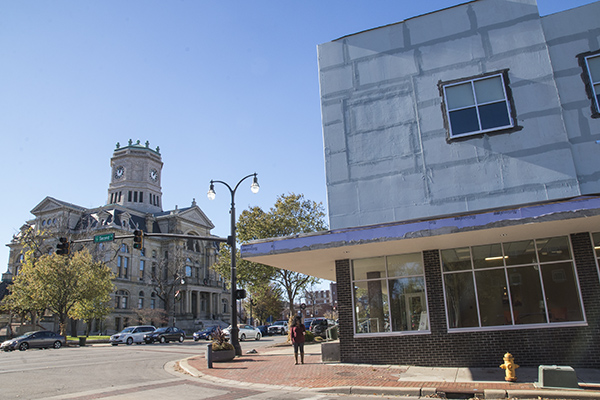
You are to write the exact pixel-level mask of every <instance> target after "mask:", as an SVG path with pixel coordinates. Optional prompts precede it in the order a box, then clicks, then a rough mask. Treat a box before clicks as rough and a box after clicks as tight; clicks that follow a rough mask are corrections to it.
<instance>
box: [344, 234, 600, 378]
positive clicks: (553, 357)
mask: <svg viewBox="0 0 600 400" xmlns="http://www.w3.org/2000/svg"><path fill="white" fill-rule="evenodd" d="M571 243H572V246H573V252H574V259H575V266H576V269H577V274H578V277H579V284H580V289H581V294H582V298H583V303H584V309H585V315H586V320H587V326H577V327H575V326H574V327H543V328H523V329H514V330H498V331H481V332H462V333H448V329H447V323H446V313H445V305H444V295H443V293H444V292H443V287H442V275H441V268H440V257H439V251H438V250H429V251H424V252H423V260H424V263H425V279H426V287H427V301H428V311H429V315H430V327H431V328H430V329H431V331H430V332H431V333H427V334H410V335H398V336H389V335H388V336H383V335H382V336H381V337H372V336H371V337H355V336H354V328H353V326H352V325H351V324H352V321H353V320H354V319H353V310H352V282H351V276H350V260H338V261H336V274H337V284H338V304H339V313H340V329H339V331H340V352H341V361H342V362H346V363H371V364H399V365H420V366H448V367H458V366H469V367H496V366H498V365H499V364H501V363H502V356H503V355H504V353H506V352H510V353H512V354H513V355H514V357H515V361H516V362H517V363H518V364H519V365H521V366H538V365H569V366H572V367H581V368H598V367H600V343H599V342H600V341H599V339H598V328H599V326H598V325H599V323H600V318H599V317H600V301H599V300H600V299H599V297H600V280H599V277H598V270H597V266H596V261H595V257H594V250H593V245H592V243H591V239H590V235H589V233H587V232H585V233H578V234H573V235H571Z"/></svg>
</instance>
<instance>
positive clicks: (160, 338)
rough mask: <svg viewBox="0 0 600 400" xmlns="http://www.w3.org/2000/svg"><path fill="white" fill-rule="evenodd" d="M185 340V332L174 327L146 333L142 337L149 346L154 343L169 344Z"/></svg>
mask: <svg viewBox="0 0 600 400" xmlns="http://www.w3.org/2000/svg"><path fill="white" fill-rule="evenodd" d="M184 339H185V332H184V331H182V330H181V329H179V328H176V327H174V326H167V327H163V328H158V329H156V330H155V331H154V332H150V333H146V334H145V335H144V342H146V344H151V343H154V342H160V343H169V342H175V341H177V342H179V343H181V342H183V340H184Z"/></svg>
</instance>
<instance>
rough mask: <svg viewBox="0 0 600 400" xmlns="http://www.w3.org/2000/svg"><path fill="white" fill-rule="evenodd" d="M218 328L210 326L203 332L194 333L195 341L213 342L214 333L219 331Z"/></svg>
mask: <svg viewBox="0 0 600 400" xmlns="http://www.w3.org/2000/svg"><path fill="white" fill-rule="evenodd" d="M217 328H218V326H216V325H214V326H209V327H208V328H204V329H202V330H201V331H198V332H194V341H195V342H197V341H198V340H200V339H204V340H212V338H213V335H214V332H215V331H216V330H217Z"/></svg>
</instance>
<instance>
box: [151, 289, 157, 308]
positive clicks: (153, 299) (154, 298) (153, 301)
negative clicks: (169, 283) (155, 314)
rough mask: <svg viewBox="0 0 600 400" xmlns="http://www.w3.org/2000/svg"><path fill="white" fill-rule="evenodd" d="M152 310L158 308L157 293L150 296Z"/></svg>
mask: <svg viewBox="0 0 600 400" xmlns="http://www.w3.org/2000/svg"><path fill="white" fill-rule="evenodd" d="M150 308H151V309H153V310H154V309H155V308H156V293H154V292H153V293H152V294H151V295H150Z"/></svg>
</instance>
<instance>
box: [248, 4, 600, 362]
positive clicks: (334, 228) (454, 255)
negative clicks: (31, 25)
mask: <svg viewBox="0 0 600 400" xmlns="http://www.w3.org/2000/svg"><path fill="white" fill-rule="evenodd" d="M599 15H600V2H595V3H592V4H589V5H586V6H582V7H579V8H574V9H570V10H567V11H564V12H559V13H556V14H552V15H548V16H545V17H540V15H539V12H538V8H537V4H536V2H535V0H510V1H509V0H477V1H471V2H467V3H464V4H460V5H457V6H455V7H451V8H447V9H444V10H440V11H435V12H432V13H429V14H426V15H422V16H419V17H415V18H411V19H408V20H406V21H402V22H399V23H396V24H391V25H387V26H383V27H379V28H375V29H371V30H368V31H365V32H360V33H356V34H350V35H348V36H345V37H342V38H340V39H337V40H334V41H332V42H329V43H325V44H322V45H320V46H319V47H318V53H319V54H318V58H319V74H320V93H321V105H322V119H323V121H322V122H323V135H324V146H325V165H326V175H327V195H328V211H329V219H330V226H331V230H330V231H327V232H321V233H315V234H308V235H299V236H295V237H289V238H286V239H281V238H278V239H276V240H271V241H269V240H262V241H256V242H253V243H250V244H247V245H244V246H242V248H241V251H242V257H244V258H245V259H248V260H250V261H254V262H261V263H264V264H268V265H273V266H278V267H281V268H286V269H292V270H294V271H298V272H302V273H306V274H309V275H313V276H318V277H321V278H324V279H329V280H335V281H336V282H337V291H338V293H337V301H338V311H339V335H340V354H341V361H342V362H363V363H385V364H405V365H406V364H408V365H423V366H435V365H437V366H488V367H494V366H495V367H497V365H498V362H499V360H501V359H502V355H503V354H504V353H505V352H507V351H510V352H511V353H512V354H514V355H515V359H516V361H517V362H518V364H520V365H521V366H525V365H527V366H537V365H540V364H547V365H571V366H573V367H593V368H598V367H600V361H599V360H600V339H599V336H598V329H599V328H600V325H599V324H600V308H599V307H598V304H599V301H600V279H599V276H600V275H599V270H598V262H599V260H600V173H599V171H600V156H599V155H600V144H599V143H600V41H599V38H600V23H599V21H598V16H599Z"/></svg>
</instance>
